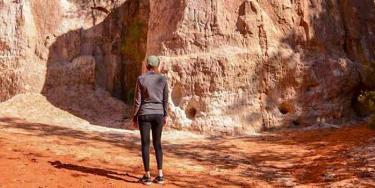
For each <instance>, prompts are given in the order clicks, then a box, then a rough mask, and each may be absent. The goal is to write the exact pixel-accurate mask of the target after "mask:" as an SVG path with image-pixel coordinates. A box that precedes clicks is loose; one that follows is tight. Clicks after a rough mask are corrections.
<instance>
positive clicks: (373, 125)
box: [368, 114, 375, 130]
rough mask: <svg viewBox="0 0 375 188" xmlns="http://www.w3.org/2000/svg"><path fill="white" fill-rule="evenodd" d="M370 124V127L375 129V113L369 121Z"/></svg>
mask: <svg viewBox="0 0 375 188" xmlns="http://www.w3.org/2000/svg"><path fill="white" fill-rule="evenodd" d="M368 126H369V127H370V129H374V130H375V114H373V115H371V116H370V121H369V122H368Z"/></svg>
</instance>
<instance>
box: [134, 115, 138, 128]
mask: <svg viewBox="0 0 375 188" xmlns="http://www.w3.org/2000/svg"><path fill="white" fill-rule="evenodd" d="M133 127H134V128H138V118H137V116H135V117H134V118H133Z"/></svg>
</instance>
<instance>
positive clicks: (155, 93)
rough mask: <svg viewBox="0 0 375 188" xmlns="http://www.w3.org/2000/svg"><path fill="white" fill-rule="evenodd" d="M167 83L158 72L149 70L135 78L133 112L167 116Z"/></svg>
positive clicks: (135, 113)
mask: <svg viewBox="0 0 375 188" xmlns="http://www.w3.org/2000/svg"><path fill="white" fill-rule="evenodd" d="M167 108H168V83H167V79H166V78H165V77H164V76H163V75H161V74H158V73H155V72H152V71H149V72H147V73H145V74H142V75H141V76H139V77H138V79H137V84H136V87H135V95H134V114H133V116H134V117H135V116H137V115H147V114H162V115H164V116H167Z"/></svg>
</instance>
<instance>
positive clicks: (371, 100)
mask: <svg viewBox="0 0 375 188" xmlns="http://www.w3.org/2000/svg"><path fill="white" fill-rule="evenodd" d="M358 100H359V102H361V103H362V104H363V105H364V107H365V108H366V109H367V110H368V111H369V112H370V113H371V114H372V115H370V120H369V124H368V125H369V127H370V128H371V129H375V91H366V92H363V93H362V94H361V95H360V96H359V97H358Z"/></svg>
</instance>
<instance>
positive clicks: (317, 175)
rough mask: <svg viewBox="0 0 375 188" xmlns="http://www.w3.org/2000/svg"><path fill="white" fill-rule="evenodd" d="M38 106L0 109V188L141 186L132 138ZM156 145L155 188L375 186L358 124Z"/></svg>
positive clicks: (373, 137) (367, 141)
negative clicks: (159, 152)
mask: <svg viewBox="0 0 375 188" xmlns="http://www.w3.org/2000/svg"><path fill="white" fill-rule="evenodd" d="M25 97H26V98H28V100H26V98H25ZM21 99H22V100H21ZM30 100H37V101H34V103H33V101H31V102H30ZM20 101H21V102H22V101H23V102H25V101H28V103H33V104H38V105H34V108H33V110H30V109H27V108H17V107H15V106H17V105H22V104H21V103H20ZM43 101H44V99H43V98H38V97H35V96H33V97H31V98H30V96H20V97H19V98H18V99H14V100H11V101H9V102H6V103H3V104H1V105H0V151H2V152H1V155H0V187H1V188H2V187H143V186H142V185H140V184H138V183H136V181H137V178H138V177H140V176H141V175H142V163H141V158H140V151H139V148H140V142H139V134H138V131H136V130H123V129H114V128H105V127H101V126H96V125H91V124H90V123H88V122H86V121H85V120H83V119H79V118H77V117H75V116H72V115H71V114H69V113H67V112H65V111H61V110H59V109H56V108H53V107H51V106H49V105H48V103H46V101H44V102H43ZM35 102H37V103H35ZM30 111H32V112H30ZM56 114H58V116H56ZM55 117H57V118H55ZM163 144H164V148H163V149H164V153H165V158H164V161H165V164H164V166H165V175H166V178H167V182H166V185H164V186H163V187H288V186H290V187H292V186H293V187H321V186H331V187H340V186H346V187H375V181H374V179H375V131H373V130H370V129H368V128H367V127H366V126H365V125H360V124H359V125H355V126H347V127H344V128H341V129H320V130H310V131H300V130H286V131H276V132H272V133H264V134H262V135H258V136H242V137H230V136H217V137H213V136H211V137H210V136H202V135H196V134H193V133H189V132H177V131H166V132H165V133H164V134H163ZM151 159H152V160H151V169H153V171H152V174H153V175H155V167H156V166H155V160H154V155H153V152H152V156H151ZM152 187H160V185H152Z"/></svg>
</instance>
